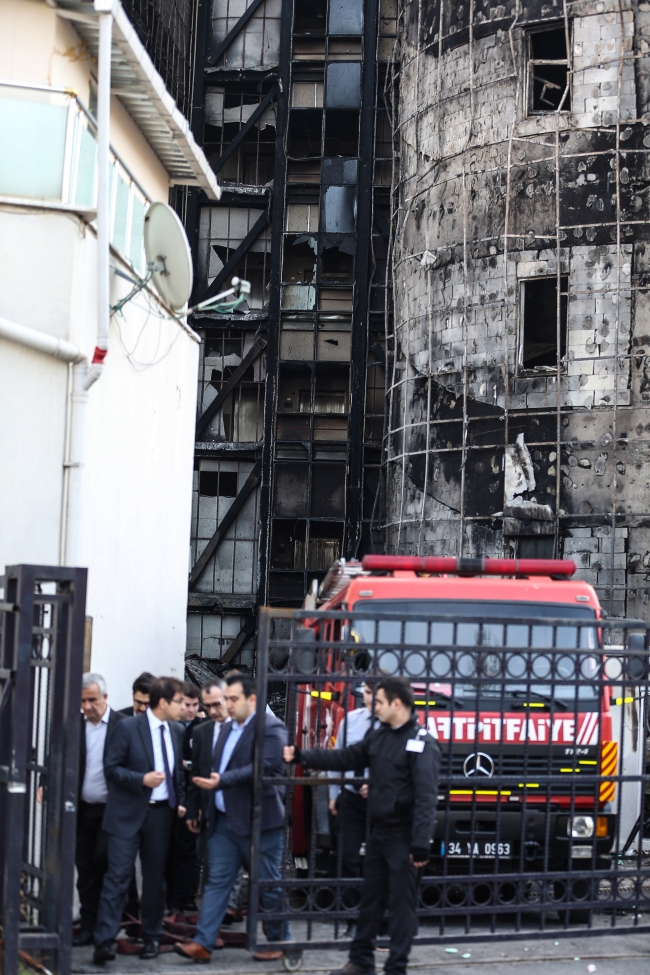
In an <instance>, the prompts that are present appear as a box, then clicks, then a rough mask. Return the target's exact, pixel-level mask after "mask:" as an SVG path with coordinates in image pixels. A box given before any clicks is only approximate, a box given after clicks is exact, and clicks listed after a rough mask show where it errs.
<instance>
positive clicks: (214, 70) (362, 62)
mask: <svg viewBox="0 0 650 975" xmlns="http://www.w3.org/2000/svg"><path fill="white" fill-rule="evenodd" d="M202 16H203V17H204V18H205V21H204V23H205V30H204V33H203V35H201V30H199V39H201V36H203V44H204V61H203V65H204V70H203V71H202V72H199V71H198V69H197V86H196V89H195V98H194V107H195V110H194V123H195V124H194V133H195V136H196V137H197V139H199V141H201V143H202V145H203V147H204V150H205V152H206V154H207V156H208V158H209V160H210V162H211V164H212V166H213V168H214V169H215V172H217V173H218V174H219V180H220V184H221V186H222V190H223V195H222V198H221V200H220V201H219V203H218V204H214V205H209V206H208V205H205V204H199V205H198V209H197V215H196V227H197V231H196V237H195V256H196V265H197V289H196V292H195V299H196V300H200V299H201V298H202V297H203V296H204V295H211V294H215V293H217V292H218V291H219V289H220V288H222V287H223V286H224V285H225V284H226V282H227V280H228V279H229V278H230V276H231V275H232V274H237V275H238V276H240V277H243V278H246V279H248V280H250V281H251V284H252V291H251V296H250V297H249V299H248V305H247V309H246V310H244V311H243V312H242V313H234V314H232V315H228V316H225V315H219V314H217V313H202V314H201V315H199V316H195V319H194V327H195V328H197V330H198V331H199V332H200V333H201V334H202V336H203V338H204V344H203V356H202V362H201V366H200V378H199V417H198V422H197V444H196V465H195V466H196V493H195V509H194V521H193V536H192V549H193V555H192V565H193V569H192V576H191V584H190V589H191V592H190V617H189V639H188V651H189V653H190V654H191V655H192V656H194V655H197V656H199V657H201V656H206V657H210V658H212V659H213V660H214V662H215V664H218V662H219V660H220V658H221V654H222V653H227V654H229V656H228V660H227V661H226V662H229V661H230V660H231V659H232V656H230V651H231V649H232V645H233V644H232V640H233V639H234V638H235V637H239V636H240V635H241V634H242V632H243V624H244V619H245V617H244V615H243V613H242V611H241V609H240V608H239V607H240V605H241V602H240V600H239V599H238V597H240V596H243V595H246V598H252V600H253V603H252V605H257V604H259V603H265V602H270V603H271V604H276V605H277V604H282V605H294V606H297V605H300V603H301V602H302V600H303V598H304V595H305V593H306V592H307V590H308V588H309V587H310V585H311V584H312V583H313V582H314V580H320V579H322V577H323V575H324V573H325V571H326V570H327V569H328V568H329V566H330V564H331V563H332V561H334V559H336V558H338V557H340V556H346V557H348V558H349V557H353V556H355V555H356V554H358V553H359V552H360V551H361V549H363V550H364V551H366V550H368V549H369V548H370V546H371V545H372V543H373V539H372V537H371V536H372V532H371V523H372V520H373V517H374V518H375V520H377V505H378V501H377V499H378V494H379V490H378V489H379V470H380V462H381V444H382V435H383V417H384V368H385V353H384V337H385V317H386V313H387V307H388V310H389V312H390V294H389V291H387V278H388V261H387V251H388V237H389V229H388V228H389V217H390V200H389V194H390V182H391V174H392V166H393V163H392V158H393V139H392V126H391V124H390V123H387V118H388V107H390V106H391V105H392V103H393V100H394V94H393V92H394V85H393V84H392V83H390V82H389V83H388V85H387V78H388V76H389V75H390V76H391V78H392V74H391V68H390V64H391V59H392V58H394V56H395V40H396V36H395V35H396V31H395V27H396V11H395V9H394V8H393V7H392V6H391V3H390V0H388V2H382V4H381V17H382V19H381V23H380V4H379V2H378V0H354V2H353V3H351V4H348V5H341V4H338V3H335V2H330V3H329V4H328V3H327V0H319V2H317V3H315V4H314V3H305V2H304V0H295V3H280V2H279V0H262V2H257V0H253V2H252V3H250V4H248V5H247V6H246V7H245V9H244V12H243V13H242V12H241V8H239V7H238V8H237V14H234V13H231V12H230V4H229V2H228V0H211V2H210V3H208V4H206V5H205V6H202V7H201V8H200V9H199V19H201V17H202ZM199 76H200V78H199ZM387 91H388V94H387ZM387 106H388V107H387ZM194 199H196V198H195V197H194ZM188 213H189V211H188ZM187 219H188V221H189V220H190V216H189V215H188V218H187ZM387 294H388V298H387V297H386V296H387ZM244 307H245V308H246V306H244ZM219 349H221V353H219ZM215 352H216V354H215ZM219 355H220V358H221V364H219V362H217V361H216V360H217V359H218V358H219ZM244 401H246V402H244ZM253 401H254V404H253ZM246 410H248V411H249V412H248V417H249V419H248V420H247V421H246V423H245V424H244V426H245V429H246V430H247V431H248V432H247V433H246V435H245V436H244V435H243V434H242V432H241V429H240V427H241V421H240V420H239V419H237V417H240V416H243V413H244V412H245V411H246ZM228 417H230V419H227V418H228ZM237 424H239V425H240V426H239V427H238V426H237ZM253 427H254V430H253ZM258 461H261V471H260V481H259V486H257V487H256V488H255V490H254V491H253V492H251V494H250V496H249V498H248V499H242V500H243V502H245V503H243V504H242V505H241V506H240V508H241V513H240V514H239V515H238V517H237V519H236V520H235V522H234V524H233V525H232V526H231V527H230V534H229V533H228V532H225V533H223V532H222V533H221V536H220V537H218V538H217V545H216V546H213V548H212V550H210V549H208V548H207V547H206V546H208V545H209V543H210V541H211V540H212V541H214V539H215V531H216V530H217V525H214V526H213V515H212V509H213V507H214V502H213V501H211V500H208V497H207V496H206V495H203V494H202V493H201V478H202V475H203V473H204V471H207V470H208V469H210V470H216V469H217V468H218V469H221V470H224V471H225V472H230V471H231V470H234V467H235V466H236V465H237V464H239V465H240V467H239V470H241V471H242V475H243V473H244V472H250V470H251V469H252V467H253V465H255V464H256V463H257V462H258ZM206 483H207V482H206ZM238 486H239V488H241V487H242V486H243V482H242V484H239V485H238ZM233 503H237V502H236V500H235V502H233ZM226 506H227V503H222V502H221V501H220V502H219V511H220V512H221V511H222V509H223V510H224V511H225V508H226ZM221 517H222V515H221V514H219V515H218V519H220V518H221ZM241 518H243V519H244V521H245V524H246V525H247V526H248V525H250V524H255V526H256V531H257V536H256V538H255V539H253V538H252V537H248V536H247V541H250V542H251V545H252V548H250V547H249V553H248V554H247V556H246V559H245V560H243V561H240V562H239V563H237V555H236V553H235V552H232V551H228V552H227V551H226V548H225V547H224V544H225V542H227V541H229V540H230V538H231V537H232V538H233V541H234V542H235V547H236V546H237V539H238V537H239V523H240V519H241ZM226 527H228V526H227V525H226ZM245 532H248V527H247V528H246V529H245ZM378 537H379V536H378V535H377V533H375V541H376V539H377V538H378ZM222 539H223V541H222ZM241 551H242V553H243V552H244V548H243V547H242V549H241ZM206 552H207V553H208V554H207V555H205V554H204V553H206ZM229 573H230V577H231V579H232V580H233V582H232V587H231V586H230V585H229V584H227V583H224V582H223V581H217V580H224V579H225V578H226V577H227V576H228V574H229ZM221 586H223V588H221ZM215 587H217V588H215ZM227 605H233V606H234V607H235V608H234V609H233V610H232V611H230V614H231V616H232V618H231V619H229V620H228V621H226V616H225V615H224V614H226V613H229V611H228V610H226V609H224V607H225V606H227ZM206 612H207V613H210V614H214V615H218V616H220V620H217V619H212V620H206ZM226 622H227V625H226V628H225V631H224V624H226ZM206 627H207V630H206ZM217 631H218V632H217ZM206 633H207V636H206ZM213 637H214V639H216V640H218V645H217V646H215V644H214V643H212V644H210V643H206V640H212V639H213ZM252 642H253V641H252V640H251V639H248V640H247V643H246V645H245V646H244V645H242V643H241V641H240V642H239V643H238V649H237V653H238V656H237V657H236V659H235V662H236V663H239V664H243V665H245V666H252V662H253V658H252V656H251V654H252ZM222 662H223V661H222Z"/></svg>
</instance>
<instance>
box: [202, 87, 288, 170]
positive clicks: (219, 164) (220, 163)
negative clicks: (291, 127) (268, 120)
mask: <svg viewBox="0 0 650 975" xmlns="http://www.w3.org/2000/svg"><path fill="white" fill-rule="evenodd" d="M277 95H278V89H277V87H276V86H275V85H274V86H273V88H271V90H270V92H269V93H268V94H267V95H265V96H264V98H263V99H262V101H261V102H260V103H259V105H258V106H257V108H256V109H255V111H254V112H253V113H252V115H251V116H250V118H249V119H248V120H247V121H246V122H245V123H244V125H242V127H241V129H240V130H239V132H238V133H237V135H236V136H235V138H234V139H233V140H232V142H231V143H229V145H228V148H227V149H224V151H223V152H222V154H221V155H220V156H219V158H218V159H217V161H216V163H214V164H213V166H212V168H213V170H214V171H215V173H218V172H219V170H220V169H223V167H224V166H225V164H226V162H227V161H228V160H229V159H230V157H231V156H232V154H233V152H234V151H235V149H237V147H238V146H239V143H240V142H241V141H242V139H245V138H246V136H247V135H248V133H249V132H250V130H251V129H252V128H253V126H254V125H255V123H256V122H257V120H258V118H259V117H260V115H261V114H262V112H264V111H266V109H267V108H268V107H269V105H270V104H271V102H272V101H273V99H274V98H277ZM276 133H277V127H276Z"/></svg>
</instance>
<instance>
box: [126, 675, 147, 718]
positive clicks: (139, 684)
mask: <svg viewBox="0 0 650 975" xmlns="http://www.w3.org/2000/svg"><path fill="white" fill-rule="evenodd" d="M155 679H156V678H155V677H154V675H153V674H150V673H149V671H148V670H145V671H143V672H142V673H141V674H140V676H139V677H136V679H135V680H134V681H133V689H132V690H133V704H132V705H131V707H129V708H122V710H121V711H120V714H123V715H124V716H125V717H126V718H132V717H133V715H134V714H144V712H145V711H146V710H147V708H148V707H149V692H150V691H151V685H152V684H153V682H154V681H155Z"/></svg>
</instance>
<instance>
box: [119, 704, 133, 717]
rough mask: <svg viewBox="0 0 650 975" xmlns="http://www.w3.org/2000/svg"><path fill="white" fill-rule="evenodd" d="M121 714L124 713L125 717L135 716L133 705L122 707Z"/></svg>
mask: <svg viewBox="0 0 650 975" xmlns="http://www.w3.org/2000/svg"><path fill="white" fill-rule="evenodd" d="M120 714H123V715H124V717H125V718H132V717H133V705H131V707H128V708H120Z"/></svg>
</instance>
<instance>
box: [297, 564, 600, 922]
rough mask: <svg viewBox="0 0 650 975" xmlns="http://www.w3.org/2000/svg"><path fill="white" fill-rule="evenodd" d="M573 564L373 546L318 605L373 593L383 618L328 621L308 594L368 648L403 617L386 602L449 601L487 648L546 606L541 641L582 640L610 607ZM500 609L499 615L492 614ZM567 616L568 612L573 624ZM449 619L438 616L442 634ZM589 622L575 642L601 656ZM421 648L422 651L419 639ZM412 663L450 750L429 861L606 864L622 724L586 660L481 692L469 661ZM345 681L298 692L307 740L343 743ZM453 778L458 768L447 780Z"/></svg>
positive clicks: (433, 865) (436, 606)
mask: <svg viewBox="0 0 650 975" xmlns="http://www.w3.org/2000/svg"><path fill="white" fill-rule="evenodd" d="M574 572H575V565H574V563H573V562H569V561H557V560H514V559H512V560H509V559H484V560H483V559H445V558H419V557H418V558H411V557H400V556H395V557H393V556H367V557H366V558H364V560H363V561H362V562H361V563H351V562H349V563H345V562H343V561H342V560H341V561H340V562H338V563H336V564H335V565H334V566H333V567H332V569H330V571H329V573H328V574H327V576H326V578H325V580H324V581H323V584H322V585H321V587H320V591H319V596H320V600H319V605H318V609H321V610H341V611H343V612H346V611H349V612H354V613H355V614H358V612H359V611H360V610H363V609H364V608H365V607H368V609H369V611H370V612H369V617H370V615H371V614H372V617H373V619H372V621H371V620H370V619H369V620H368V622H367V623H365V622H364V620H363V618H359V617H358V615H355V618H354V620H353V621H351V622H350V624H349V627H346V625H345V624H341V623H340V622H337V623H335V622H333V621H332V620H324V619H323V620H321V621H320V622H319V620H318V611H317V610H316V599H315V598H314V595H312V596H311V597H310V596H308V597H307V600H306V604H305V608H306V609H315V610H316V612H315V615H314V618H313V619H310V620H307V621H306V627H308V628H312V629H314V630H316V639H318V640H323V639H324V640H326V641H327V642H328V643H330V645H332V644H335V641H336V640H337V639H346V640H348V641H349V640H350V638H352V639H353V640H355V641H357V642H358V643H359V645H360V651H361V649H362V647H363V644H364V643H367V644H368V643H372V642H373V640H376V639H377V637H376V634H377V632H378V631H377V629H376V627H377V625H379V627H380V631H379V632H380V641H381V645H382V646H383V647H385V646H387V645H390V640H391V633H395V632H396V631H395V626H396V625H397V626H399V624H395V622H394V620H393V621H391V620H388V619H387V620H386V622H385V624H383V623H379V624H377V622H376V617H377V614H379V615H381V614H382V613H386V614H393V615H394V614H398V615H399V616H401V617H402V618H403V619H406V620H408V617H409V615H418V614H420V615H421V614H423V613H424V614H426V613H429V614H435V615H438V614H440V615H444V616H445V617H447V618H449V617H451V618H453V620H454V621H455V625H456V626H457V630H456V633H457V637H456V639H457V641H458V643H459V644H460V643H461V642H462V643H463V644H464V645H476V646H480V649H481V651H483V650H484V651H485V652H486V653H488V652H489V650H490V647H498V648H499V649H500V650H503V648H504V647H505V648H508V647H510V646H521V645H524V646H526V645H527V644H526V643H524V644H522V643H521V642H519V643H518V641H521V640H522V630H524V632H528V631H527V630H525V628H524V627H522V625H521V623H518V621H523V620H528V621H530V620H531V619H532V620H537V619H539V627H534V630H535V631H536V633H537V636H536V639H538V640H539V645H540V646H541V647H544V646H555V647H557V646H562V643H561V642H560V641H561V640H562V639H563V638H565V637H566V639H567V643H566V646H567V648H569V647H571V646H572V647H573V648H574V649H575V648H576V643H575V640H576V626H575V624H576V623H577V622H579V621H581V620H585V621H594V620H598V619H600V618H601V615H602V614H601V607H600V604H599V602H598V598H597V596H596V593H595V592H594V590H593V588H592V587H591V586H590V585H588V584H587V583H585V582H581V581H577V580H573V579H571V576H572V575H573V573H574ZM490 618H494V619H495V623H494V625H492V624H491V623H490ZM504 618H505V619H506V620H507V621H508V622H506V623H505V624H504ZM497 619H498V620H499V623H498V624H497V623H496V620H497ZM479 620H480V631H481V638H480V640H477V638H476V634H477V632H478V629H479ZM545 620H548V621H549V622H548V623H546V624H545V622H544V621H545ZM551 620H555V621H556V622H555V624H554V625H551V623H550V621H551ZM558 620H567V621H571V625H569V626H567V627H565V628H562V627H560V626H557V621H558ZM509 621H511V622H509ZM451 626H452V624H451V623H440V624H439V627H440V628H439V630H438V631H437V632H438V635H439V638H440V641H439V642H440V645H441V647H442V646H444V644H445V632H449V633H451V630H450V627H451ZM445 627H447V631H445ZM391 628H392V629H391ZM563 629H565V630H566V633H563ZM412 632H413V633H415V632H416V630H415V628H412ZM429 632H432V631H429ZM579 632H580V633H581V634H582V635H581V636H580V637H579V638H578V639H579V644H578V649H582V648H584V649H589V648H593V649H594V651H596V652H595V653H594V655H593V657H592V658H591V659H593V660H596V659H597V655H598V652H599V640H600V639H601V637H600V635H599V632H600V631H599V628H598V627H595V626H593V625H592V626H591V627H581V628H580V631H579ZM486 634H487V636H486ZM549 640H551V641H555V642H554V643H553V642H551V643H549ZM571 641H573V642H571ZM436 642H438V640H436ZM415 644H417V638H416V639H415ZM535 645H536V644H535ZM387 652H389V651H387ZM600 652H601V653H602V650H601V651H600ZM413 653H414V660H415V655H416V654H417V646H416V645H414V647H413ZM417 656H418V657H419V658H422V657H423V655H422V654H417ZM586 656H587V655H585V654H583V655H582V659H583V660H584V659H585V658H586ZM403 659H405V658H403ZM567 661H570V654H569V653H567ZM567 666H568V667H570V666H571V664H570V663H569V662H568V663H567ZM407 670H408V674H409V677H410V679H411V682H412V686H413V688H414V691H415V695H416V708H417V711H418V715H419V720H420V722H421V723H422V724H426V727H427V729H428V731H429V733H430V734H431V735H432V736H433V737H434V738H436V739H437V740H438V742H439V744H440V748H441V752H442V780H443V784H442V785H441V789H440V793H441V794H440V795H439V799H438V816H437V821H436V827H435V835H434V837H433V841H432V847H431V860H430V863H429V866H428V868H427V870H428V872H429V873H430V874H434V875H435V874H436V873H441V872H443V871H444V870H446V871H447V872H448V873H457V872H459V871H460V872H462V871H463V870H467V869H468V866H469V864H470V863H471V865H472V866H471V870H472V871H473V872H474V873H480V872H482V871H486V872H488V871H489V872H492V871H493V870H494V869H495V860H496V861H497V867H498V869H499V870H503V871H512V870H519V869H520V866H523V867H524V869H530V870H536V869H538V870H539V869H542V868H544V869H546V870H562V869H566V868H567V867H570V869H573V870H580V869H582V870H585V869H591V868H592V866H595V867H597V868H600V869H604V868H607V867H608V866H609V859H608V854H609V852H610V850H611V848H612V845H613V842H614V838H615V835H616V818H615V811H614V797H615V790H616V785H615V783H613V782H604V781H601V779H600V777H601V776H602V775H616V774H617V770H618V746H617V743H616V741H615V740H613V736H612V721H611V711H610V688H609V687H608V686H605V685H604V684H602V682H601V681H600V680H598V679H594V680H589V679H585V680H584V681H581V680H576V675H575V674H573V675H569V674H568V673H567V681H566V684H565V685H564V684H563V682H562V680H561V679H557V678H558V675H557V673H556V674H555V677H554V678H553V679H550V678H548V676H547V677H546V679H545V675H544V674H543V673H542V672H541V671H540V675H539V680H537V679H535V680H534V681H533V682H531V681H530V679H528V681H527V683H526V684H525V686H526V690H525V691H522V690H521V687H522V684H521V682H519V683H518V682H517V681H514V680H513V681H512V682H511V683H508V682H507V681H505V682H504V681H503V680H502V681H501V682H500V683H498V682H496V683H495V685H494V690H493V692H491V690H490V686H489V685H488V686H484V687H482V689H481V693H480V703H479V704H477V696H476V685H473V684H472V679H471V678H472V675H471V674H469V673H468V677H467V681H466V682H463V680H462V679H459V678H458V675H457V676H456V679H455V680H454V681H453V685H452V684H451V683H445V680H444V678H443V677H440V679H439V680H432V679H431V672H430V671H428V676H427V678H426V679H424V680H423V679H421V675H420V674H418V670H417V665H416V664H414V665H413V666H412V667H410V668H407ZM586 676H587V677H588V676H589V675H586ZM419 678H420V679H419ZM569 678H571V679H569ZM362 680H363V674H362V672H361V671H360V681H362ZM346 694H349V684H347V685H344V684H341V685H340V686H339V685H337V684H336V682H335V681H334V682H330V683H328V684H325V683H323V682H322V681H319V682H318V683H317V684H314V685H310V686H307V687H306V689H305V693H303V694H302V695H298V712H299V713H298V715H297V717H298V724H297V727H298V729H300V730H301V731H302V741H301V744H302V745H303V747H314V746H319V747H332V745H333V743H334V741H335V736H336V731H337V727H338V724H339V722H340V720H341V718H342V716H343V714H344V711H345V710H346V709H347V708H350V707H355V706H358V703H356V702H355V701H353V700H352V699H351V698H350V699H349V700H347V702H346V701H345V700H344V698H345V695H346ZM314 698H316V699H318V700H317V701H315V700H314ZM316 704H317V705H318V706H317V707H316V706H315V705H316ZM344 704H345V705H347V707H344V706H343V705H344ZM317 712H318V715H319V717H318V721H317V722H316V721H315V716H316V714H317ZM323 714H326V715H327V720H323ZM503 776H508V777H510V782H509V784H508V785H507V787H506V786H503V787H502V786H500V785H498V784H493V779H494V780H496V783H498V780H499V778H500V777H503ZM513 776H514V777H515V780H514V781H513V780H512V777H513ZM448 779H453V780H454V781H453V782H452V783H450V784H448V783H447V780H448ZM459 780H462V781H460V782H459ZM371 787H372V786H371ZM298 791H299V790H297V792H298ZM296 819H297V817H295V816H294V822H296ZM295 839H296V844H297V846H298V847H299V848H302V851H303V852H304V848H305V842H306V834H302V832H301V830H300V829H298V830H296V831H295ZM294 852H301V849H296V850H295V851H294ZM451 860H453V861H454V865H453V867H452V865H451V864H450V861H451ZM445 861H446V864H445ZM573 913H574V914H575V913H576V912H573ZM573 919H575V920H577V919H578V918H577V917H574V918H573Z"/></svg>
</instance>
